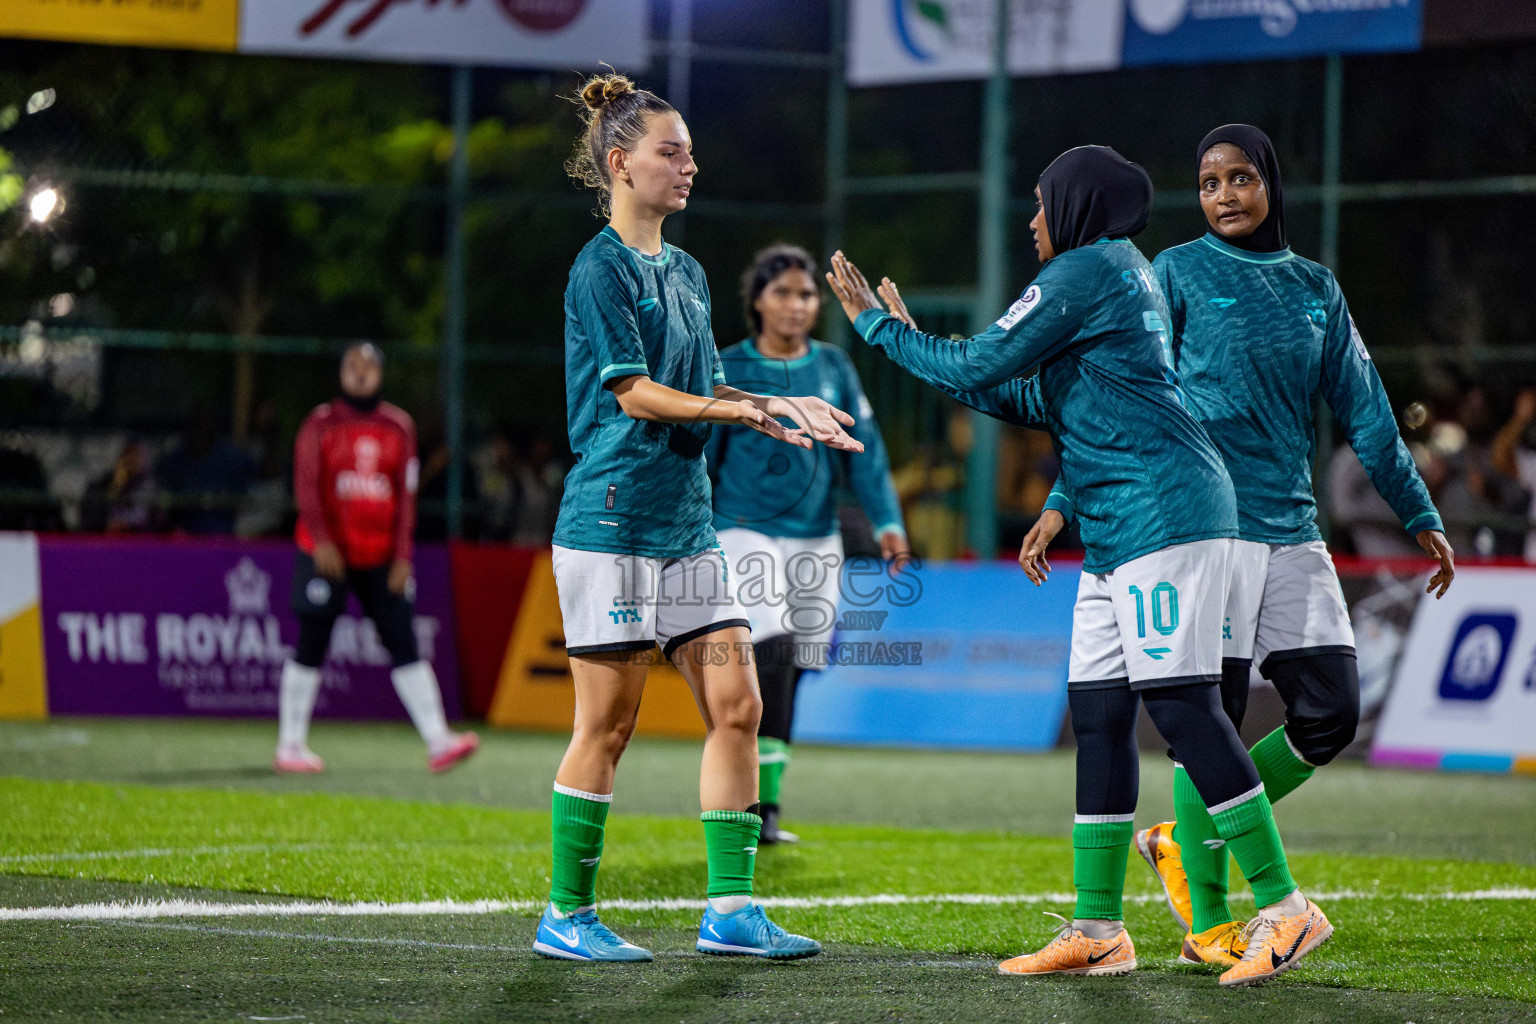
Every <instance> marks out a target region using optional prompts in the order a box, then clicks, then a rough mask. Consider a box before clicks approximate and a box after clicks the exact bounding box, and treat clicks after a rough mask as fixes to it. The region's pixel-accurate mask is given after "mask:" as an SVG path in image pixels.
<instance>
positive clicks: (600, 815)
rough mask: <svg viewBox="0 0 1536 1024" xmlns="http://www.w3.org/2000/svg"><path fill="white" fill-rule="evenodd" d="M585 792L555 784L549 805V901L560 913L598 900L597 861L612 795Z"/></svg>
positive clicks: (600, 852) (589, 904)
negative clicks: (551, 841) (550, 867)
mask: <svg viewBox="0 0 1536 1024" xmlns="http://www.w3.org/2000/svg"><path fill="white" fill-rule="evenodd" d="M598 797H599V794H595V793H582V792H580V791H579V790H574V789H569V788H567V787H564V786H561V785H559V784H556V786H555V795H554V798H553V800H552V801H551V808H550V832H551V834H552V836H553V846H554V863H553V865H552V870H551V871H550V885H549V902H551V903H553V904H554V905H555V907H556V909H558V910H559V911H560V912H561V913H564V914H569V913H570V912H571V911H573V910H576V909H577V908H578V907H590V906H592V905H593V904H594V903H596V902H597V864H598V862H599V861H600V860H602V858H603V825H604V823H606V822H607V820H608V807H609V805H610V804H611V803H612V802H613V797H612V796H611V795H606V794H605V795H602V796H601V798H598Z"/></svg>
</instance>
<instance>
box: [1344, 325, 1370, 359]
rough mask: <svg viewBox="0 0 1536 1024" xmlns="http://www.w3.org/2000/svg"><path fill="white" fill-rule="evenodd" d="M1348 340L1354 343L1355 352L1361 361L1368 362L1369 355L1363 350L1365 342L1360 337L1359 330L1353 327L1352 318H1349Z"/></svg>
mask: <svg viewBox="0 0 1536 1024" xmlns="http://www.w3.org/2000/svg"><path fill="white" fill-rule="evenodd" d="M1349 340H1350V341H1352V342H1354V345H1355V352H1356V353H1357V354H1358V355H1359V356H1360V359H1361V361H1363V362H1367V363H1368V362H1370V361H1371V354H1370V353H1369V352H1367V351H1366V350H1365V341H1364V340H1363V339H1362V338H1361V337H1360V328H1358V327H1356V326H1355V318H1354V317H1350V318H1349Z"/></svg>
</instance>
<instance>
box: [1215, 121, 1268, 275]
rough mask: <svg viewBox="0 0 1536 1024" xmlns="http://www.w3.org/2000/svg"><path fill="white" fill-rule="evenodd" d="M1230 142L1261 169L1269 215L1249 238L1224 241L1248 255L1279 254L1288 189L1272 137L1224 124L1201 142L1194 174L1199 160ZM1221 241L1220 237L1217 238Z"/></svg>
mask: <svg viewBox="0 0 1536 1024" xmlns="http://www.w3.org/2000/svg"><path fill="white" fill-rule="evenodd" d="M1223 142H1230V143H1231V144H1232V145H1234V146H1236V147H1237V148H1238V149H1241V150H1242V151H1243V152H1244V153H1245V154H1247V156H1248V162H1249V163H1251V164H1253V166H1254V167H1256V168H1258V171H1259V177H1261V178H1263V179H1264V190H1265V192H1267V193H1268V194H1269V216H1268V217H1265V218H1264V220H1263V221H1262V222H1261V223H1260V224H1259V226H1258V228H1256V229H1255V230H1254V232H1253V234H1251V235H1249V236H1248V237H1247V238H1222V239H1221V240H1222V241H1223V242H1226V243H1227V244H1228V245H1232V246H1236V247H1237V248H1239V249H1246V250H1247V251H1249V252H1279V251H1280V250H1281V249H1284V248H1285V246H1286V242H1285V188H1284V186H1282V185H1281V184H1280V160H1279V158H1277V157H1276V156H1275V146H1274V143H1272V142H1270V141H1269V136H1268V135H1265V134H1264V133H1263V132H1262V131H1260V130H1259V129H1257V128H1255V127H1254V126H1253V125H1251V124H1228V125H1222V126H1221V127H1220V128H1217V129H1216V130H1215V131H1213V132H1211V134H1209V135H1207V136H1206V137H1205V138H1204V139H1203V140H1201V142H1200V149H1199V150H1198V151H1197V152H1196V153H1195V173H1196V174H1198V173H1199V172H1200V171H1199V168H1200V161H1201V160H1203V159H1205V154H1206V153H1207V152H1208V151H1209V150H1210V148H1211V147H1212V146H1215V145H1219V144H1220V143H1223ZM1217 237H1218V238H1219V237H1221V236H1219V235H1218V236H1217Z"/></svg>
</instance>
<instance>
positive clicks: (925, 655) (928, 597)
mask: <svg viewBox="0 0 1536 1024" xmlns="http://www.w3.org/2000/svg"><path fill="white" fill-rule="evenodd" d="M1079 572H1080V569H1079V568H1078V567H1075V566H1071V565H1058V566H1057V567H1056V571H1055V572H1053V573H1052V574H1051V578H1050V582H1048V583H1047V584H1046V585H1045V586H1043V587H1039V588H1036V587H1034V586H1031V585H1030V584H1029V582H1028V581H1027V580H1026V579H1025V578H1024V574H1023V573H1022V572H1021V571H1020V570H1019V567H1018V566H1017V565H1016V564H1013V563H1003V562H998V563H991V564H984V565H966V564H932V565H923V566H916V567H913V568H910V569H908V570H907V571H906V572H904V573H902V574H901V575H900V576H897V577H895V578H889V577H884V576H879V575H870V576H867V577H863V578H858V577H857V576H856V575H849V576H845V581H844V592H843V602H842V607H841V610H840V613H839V619H838V633H837V646H836V648H835V649H834V650H833V652H832V659H831V661H832V664H831V665H830V667H828V669H827V670H826V671H825V672H821V673H808V674H807V675H806V676H805V677H804V678H803V679H802V681H801V683H800V687H799V697H798V704H797V709H796V719H795V735H796V738H797V739H799V740H803V741H805V742H815V743H849V744H882V745H893V746H929V747H970V748H982V749H993V750H1049V749H1050V748H1052V747H1054V746H1055V745H1056V738H1057V736H1058V735H1059V734H1060V732H1061V723H1062V716H1063V714H1064V713H1065V712H1066V706H1067V655H1068V654H1069V653H1070V651H1071V633H1072V606H1073V604H1074V602H1075V601H1076V598H1077V580H1078V574H1079Z"/></svg>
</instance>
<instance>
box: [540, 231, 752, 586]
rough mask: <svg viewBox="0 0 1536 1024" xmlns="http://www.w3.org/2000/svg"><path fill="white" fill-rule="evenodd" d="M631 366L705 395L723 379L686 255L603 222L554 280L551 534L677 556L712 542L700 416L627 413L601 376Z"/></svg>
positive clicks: (705, 301)
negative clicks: (561, 345) (561, 468)
mask: <svg viewBox="0 0 1536 1024" xmlns="http://www.w3.org/2000/svg"><path fill="white" fill-rule="evenodd" d="M637 374H643V375H645V376H647V377H650V378H651V379H652V380H654V381H655V382H656V383H658V384H663V385H666V386H667V387H669V388H672V389H674V390H677V391H686V392H687V393H688V394H691V395H701V396H704V397H710V396H713V394H714V387H715V385H716V384H723V383H725V375H724V372H723V370H722V369H721V365H720V355H719V352H718V351H716V349H715V342H714V336H713V333H712V332H711V329H710V302H709V286H708V285H707V284H706V283H705V280H704V271H703V270H702V269H701V268H700V267H699V265H698V263H696V262H695V261H694V260H693V258H692V257H691V256H689V255H688V254H687V253H685V252H683V251H682V250H680V249H677V248H675V247H673V246H670V245H666V244H663V246H662V251H661V254H660V255H659V256H646V255H644V254H642V253H640V252H637V251H636V250H634V249H631V248H629V247H628V246H626V245H625V244H624V243H623V242H622V241H621V240H620V239H619V236H618V233H617V232H616V231H614V230H613V228H611V227H605V228H603V230H602V231H601V232H599V233H598V235H597V237H596V238H594V239H592V241H590V242H588V243H587V244H586V246H585V247H584V248H583V249H582V250H581V253H580V254H579V255H578V256H577V257H576V262H575V264H574V265H573V266H572V267H571V276H570V282H569V284H568V285H567V286H566V290H565V403H566V426H567V429H568V430H569V432H570V438H571V451H572V452H574V453H575V455H576V464H575V465H574V466H572V467H571V471H570V473H568V474H567V475H566V478H565V496H564V497H563V498H562V499H561V501H560V516H559V519H558V520H557V521H556V524H555V538H554V540H555V543H556V544H558V545H560V546H561V547H567V548H575V549H577V550H582V551H612V552H615V553H619V554H634V555H644V556H646V557H650V558H682V557H685V556H687V555H693V554H697V553H699V552H700V551H704V550H706V549H708V548H710V547H712V546H713V545H714V544H715V543H716V541H715V531H714V527H713V526H711V524H710V520H711V517H712V513H711V509H710V492H709V476H708V474H707V472H706V470H705V464H704V445H705V442H706V441H707V440H708V439H709V431H710V428H709V425H708V424H703V423H650V422H645V421H642V420H635V419H631V418H630V417H628V416H626V415H625V414H624V410H623V409H621V408H620V407H619V402H618V399H617V398H615V397H614V395H613V392H612V391H611V390H609V386H610V385H611V384H612V382H614V381H616V380H621V379H623V378H625V377H632V376H635V375H637Z"/></svg>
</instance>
